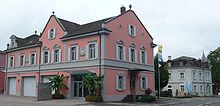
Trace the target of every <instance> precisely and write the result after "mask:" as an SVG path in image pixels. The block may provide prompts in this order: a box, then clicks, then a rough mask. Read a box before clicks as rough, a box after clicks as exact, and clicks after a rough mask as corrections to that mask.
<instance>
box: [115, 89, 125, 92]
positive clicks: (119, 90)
mask: <svg viewBox="0 0 220 106" xmlns="http://www.w3.org/2000/svg"><path fill="white" fill-rule="evenodd" d="M125 90H126V89H116V91H118V92H124V91H125Z"/></svg>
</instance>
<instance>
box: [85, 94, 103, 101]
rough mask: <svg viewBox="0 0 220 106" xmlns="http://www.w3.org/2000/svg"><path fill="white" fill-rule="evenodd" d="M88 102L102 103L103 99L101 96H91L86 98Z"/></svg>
mask: <svg viewBox="0 0 220 106" xmlns="http://www.w3.org/2000/svg"><path fill="white" fill-rule="evenodd" d="M85 99H86V102H102V101H103V98H102V97H101V96H91V95H88V96H86V97H85Z"/></svg>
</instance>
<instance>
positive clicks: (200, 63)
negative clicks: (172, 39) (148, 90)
mask: <svg viewBox="0 0 220 106" xmlns="http://www.w3.org/2000/svg"><path fill="white" fill-rule="evenodd" d="M167 64H168V71H169V82H168V85H167V86H166V87H165V88H164V89H165V90H172V94H173V96H186V95H194V96H212V76H211V75H212V74H211V70H210V66H209V63H208V59H207V58H206V57H205V55H204V53H203V56H202V58H201V59H195V58H192V57H186V56H182V57H179V58H176V59H173V60H171V57H169V59H168V61H167Z"/></svg>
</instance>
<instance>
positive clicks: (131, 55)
mask: <svg viewBox="0 0 220 106" xmlns="http://www.w3.org/2000/svg"><path fill="white" fill-rule="evenodd" d="M129 61H130V62H136V50H135V49H134V48H130V49H129Z"/></svg>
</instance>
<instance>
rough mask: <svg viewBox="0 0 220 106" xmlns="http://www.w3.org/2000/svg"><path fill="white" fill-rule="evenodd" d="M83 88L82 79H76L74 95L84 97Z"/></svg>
mask: <svg viewBox="0 0 220 106" xmlns="http://www.w3.org/2000/svg"><path fill="white" fill-rule="evenodd" d="M83 89H84V86H83V82H82V81H74V97H83V91H84V90H83Z"/></svg>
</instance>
